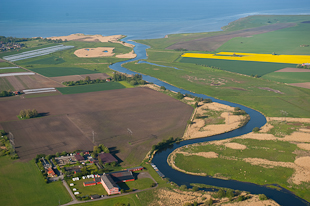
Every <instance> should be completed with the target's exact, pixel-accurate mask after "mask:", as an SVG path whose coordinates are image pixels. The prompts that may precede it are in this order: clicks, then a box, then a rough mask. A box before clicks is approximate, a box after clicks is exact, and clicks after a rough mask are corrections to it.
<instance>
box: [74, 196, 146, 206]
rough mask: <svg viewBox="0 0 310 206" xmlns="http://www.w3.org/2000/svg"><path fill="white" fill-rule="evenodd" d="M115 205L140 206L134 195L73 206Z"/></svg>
mask: <svg viewBox="0 0 310 206" xmlns="http://www.w3.org/2000/svg"><path fill="white" fill-rule="evenodd" d="M116 203H123V204H125V205H126V206H127V205H130V206H132V205H133V206H142V204H140V200H139V199H138V198H137V197H136V195H135V194H131V195H126V196H123V197H114V198H110V199H106V200H101V201H94V202H88V203H80V204H74V205H76V206H102V205H111V206H113V205H115V204H116Z"/></svg>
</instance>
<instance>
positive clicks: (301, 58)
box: [182, 52, 310, 64]
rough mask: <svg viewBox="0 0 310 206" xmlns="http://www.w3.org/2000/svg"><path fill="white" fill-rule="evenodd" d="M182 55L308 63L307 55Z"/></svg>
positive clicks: (226, 53)
mask: <svg viewBox="0 0 310 206" xmlns="http://www.w3.org/2000/svg"><path fill="white" fill-rule="evenodd" d="M182 57H191V58H207V59H225V60H237V61H257V62H275V63H287V64H303V63H310V56H309V55H272V54H255V53H234V52H219V53H217V54H199V53H185V54H183V55H182Z"/></svg>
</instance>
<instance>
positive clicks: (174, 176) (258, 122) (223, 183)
mask: <svg viewBox="0 0 310 206" xmlns="http://www.w3.org/2000/svg"><path fill="white" fill-rule="evenodd" d="M123 41H126V39H123ZM128 43H130V44H134V45H135V48H134V51H135V53H136V54H137V57H136V58H134V59H130V60H127V61H123V62H118V63H115V64H112V65H110V68H111V69H113V70H115V71H119V72H122V73H127V74H137V73H136V72H133V71H130V70H128V69H126V68H124V67H122V64H124V63H127V62H131V61H135V60H140V59H147V56H146V49H147V48H149V46H146V45H143V44H139V43H136V42H132V41H130V42H128ZM142 76H143V79H144V80H146V81H148V82H152V83H154V84H156V85H159V86H164V87H166V88H167V89H168V90H171V91H175V92H181V93H182V94H185V93H188V94H192V95H194V96H197V97H202V98H210V99H212V101H214V102H218V103H221V104H225V105H229V106H232V107H240V108H241V109H243V110H245V111H246V112H247V113H248V114H249V115H250V117H251V119H250V121H249V122H248V123H247V124H246V125H245V126H243V127H241V128H239V129H236V130H234V131H231V132H228V133H224V134H220V135H214V136H212V137H206V138H199V139H192V140H186V141H182V142H180V143H178V144H174V145H173V146H172V147H169V148H167V149H165V150H163V151H160V152H157V153H156V155H155V156H154V158H153V163H154V164H156V166H157V167H158V168H159V170H160V171H161V172H162V173H163V174H164V175H165V176H166V177H168V178H169V179H170V181H173V182H175V183H176V184H178V185H186V186H188V187H191V186H190V184H191V183H200V184H206V185H213V186H217V187H226V188H231V189H234V190H241V191H249V192H250V193H252V194H265V195H266V196H267V197H269V198H271V199H273V200H275V201H276V202H277V203H278V204H280V205H287V206H295V205H296V206H297V205H298V206H299V205H310V203H309V202H307V201H305V200H303V199H301V198H299V197H297V196H296V195H294V194H293V193H292V192H290V191H288V190H286V189H282V190H280V191H278V190H276V189H272V188H269V187H266V186H261V185H256V184H253V183H247V182H240V181H235V180H222V179H217V178H212V177H209V176H207V177H204V176H195V175H189V174H185V173H182V172H179V171H177V170H174V169H172V168H171V167H170V166H169V165H168V163H167V158H168V156H169V154H170V153H171V152H172V151H173V150H175V149H176V148H179V147H182V146H184V145H189V144H194V143H199V142H207V141H214V140H222V139H227V138H232V137H236V136H240V135H243V134H247V133H249V132H251V131H252V130H253V128H254V127H261V126H263V125H264V124H265V123H266V118H265V117H264V115H263V114H261V113H260V112H258V111H255V110H253V109H250V108H248V107H245V106H243V105H239V104H235V103H231V102H227V101H223V100H219V99H215V98H213V97H209V96H206V95H203V94H195V93H192V92H190V91H187V90H183V89H180V88H178V87H175V86H172V85H170V84H167V83H165V82H162V81H160V80H158V79H156V78H154V77H151V76H148V75H142Z"/></svg>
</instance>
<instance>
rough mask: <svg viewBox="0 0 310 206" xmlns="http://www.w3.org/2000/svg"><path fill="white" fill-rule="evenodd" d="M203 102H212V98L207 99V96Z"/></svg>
mask: <svg viewBox="0 0 310 206" xmlns="http://www.w3.org/2000/svg"><path fill="white" fill-rule="evenodd" d="M203 102H204V103H212V100H211V99H209V98H207V99H204V100H203Z"/></svg>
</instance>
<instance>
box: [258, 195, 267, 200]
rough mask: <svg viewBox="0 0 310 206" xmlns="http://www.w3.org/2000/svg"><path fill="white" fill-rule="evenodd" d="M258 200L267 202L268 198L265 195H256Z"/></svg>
mask: <svg viewBox="0 0 310 206" xmlns="http://www.w3.org/2000/svg"><path fill="white" fill-rule="evenodd" d="M258 198H259V200H268V197H267V196H266V195H265V194H259V195H258Z"/></svg>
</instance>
